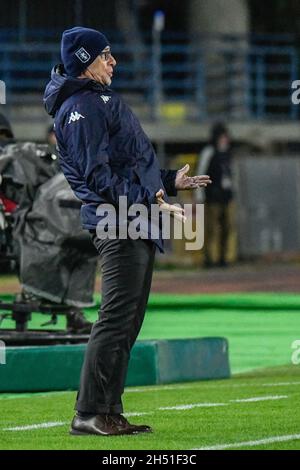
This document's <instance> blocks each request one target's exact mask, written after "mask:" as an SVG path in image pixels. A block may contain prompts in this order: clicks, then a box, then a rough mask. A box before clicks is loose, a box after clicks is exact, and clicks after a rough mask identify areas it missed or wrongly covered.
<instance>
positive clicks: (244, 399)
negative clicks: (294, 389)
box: [229, 395, 288, 403]
mask: <svg viewBox="0 0 300 470" xmlns="http://www.w3.org/2000/svg"><path fill="white" fill-rule="evenodd" d="M283 398H288V395H269V396H265V397H252V398H240V399H237V400H229V401H230V402H231V403H250V402H256V401H267V400H282V399H283Z"/></svg>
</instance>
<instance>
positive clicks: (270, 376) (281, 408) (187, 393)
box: [0, 366, 300, 453]
mask: <svg viewBox="0 0 300 470" xmlns="http://www.w3.org/2000/svg"><path fill="white" fill-rule="evenodd" d="M299 384H300V366H289V367H280V368H274V369H269V370H262V371H260V372H258V373H256V374H254V373H252V374H247V375H240V376H238V377H235V378H233V379H229V380H220V381H209V382H194V383H186V384H179V385H171V386H155V387H140V388H134V389H126V391H125V394H124V405H125V409H126V412H127V413H148V414H146V415H145V416H135V417H130V418H129V419H130V420H131V421H132V422H135V423H147V424H150V425H151V426H152V427H153V428H154V433H153V434H144V435H137V436H120V437H98V436H70V435H69V434H68V429H69V424H70V420H71V418H72V416H73V404H74V400H75V395H76V394H75V393H74V392H61V393H47V394H36V395H35V394H31V395H30V394H28V395H24V394H23V395H22V396H20V397H18V396H16V395H10V396H7V395H5V396H2V397H1V395H0V410H1V412H0V449H11V450H12V449H74V450H75V449H93V450H99V453H100V451H103V450H107V451H109V450H115V449H119V450H124V449H128V450H131V449H136V450H138V449H144V450H151V449H159V450H163V449H173V450H175V449H182V450H187V449H194V448H201V447H206V446H209V447H210V446H215V445H222V444H223V445H224V444H225V445H226V444H229V443H232V444H233V445H232V447H231V448H232V449H234V448H235V446H234V443H238V442H248V441H256V440H260V439H265V438H274V437H278V436H279V437H280V436H294V435H298V436H297V437H293V438H292V440H289V441H287V442H275V443H269V444H267V445H255V446H247V445H246V446H243V447H242V448H243V449H274V450H275V449H278V450H279V449H297V450H299V449H300V436H299V434H300V432H299V420H300V393H299ZM257 397H260V398H261V397H264V398H266V397H273V398H274V397H277V398H278V397H281V398H279V399H273V400H270V399H269V400H266V401H259V402H253V401H252V402H238V403H237V402H233V401H232V400H240V399H250V398H251V399H253V398H257ZM216 403H217V404H220V403H222V404H223V405H222V406H210V407H208V406H207V407H203V404H206V405H208V404H210V405H212V404H216ZM192 404H198V405H199V404H201V405H202V406H199V407H194V408H191V409H186V410H159V408H160V407H172V406H173V407H174V406H178V405H192ZM49 422H60V423H62V425H61V426H55V427H52V428H43V429H35V430H22V431H16V430H7V428H12V427H16V426H28V425H33V424H37V425H39V424H41V423H49Z"/></svg>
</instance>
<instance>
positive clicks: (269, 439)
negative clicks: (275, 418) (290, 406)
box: [191, 434, 300, 450]
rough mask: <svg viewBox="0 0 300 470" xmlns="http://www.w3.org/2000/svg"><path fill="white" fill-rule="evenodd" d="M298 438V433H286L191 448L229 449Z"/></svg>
mask: <svg viewBox="0 0 300 470" xmlns="http://www.w3.org/2000/svg"><path fill="white" fill-rule="evenodd" d="M299 439H300V434H288V435H286V436H274V437H267V438H266V439H259V440H257V441H244V442H231V443H227V444H218V445H215V446H209V447H197V448H194V449H191V450H223V449H231V448H232V447H255V446H261V445H264V444H272V443H274V442H287V441H296V440H299Z"/></svg>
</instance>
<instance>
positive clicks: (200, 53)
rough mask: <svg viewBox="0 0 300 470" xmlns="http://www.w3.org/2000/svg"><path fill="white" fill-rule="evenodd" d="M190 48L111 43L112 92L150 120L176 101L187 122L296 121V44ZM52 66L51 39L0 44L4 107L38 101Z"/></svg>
mask: <svg viewBox="0 0 300 470" xmlns="http://www.w3.org/2000/svg"><path fill="white" fill-rule="evenodd" d="M0 36H1V35H0ZM165 38H167V36H165ZM150 39H151V38H150ZM185 39H187V38H185ZM198 44H199V42H197V40H194V41H192V40H190V41H189V42H187V41H186V40H179V39H178V38H177V39H176V38H173V39H172V38H171V39H168V40H166V39H164V42H162V44H161V47H160V48H159V49H158V50H157V48H155V47H154V46H153V45H152V44H151V40H148V41H145V43H144V44H143V45H140V46H134V47H132V46H130V45H127V44H126V43H125V44H124V43H120V42H115V43H113V45H112V49H113V53H114V55H115V57H116V59H117V62H118V64H117V69H116V74H115V78H114V82H113V88H114V89H116V90H117V91H119V92H121V93H125V94H127V95H128V96H131V98H132V99H133V98H135V99H136V102H139V103H140V104H143V105H144V106H145V107H146V109H147V111H148V113H149V116H152V117H153V116H154V117H159V116H161V115H162V114H163V113H164V106H165V105H168V104H170V103H172V104H174V103H176V104H179V105H180V106H181V107H182V109H183V110H184V112H183V114H184V117H185V118H186V119H193V120H201V119H205V118H214V117H215V116H222V117H231V118H233V119H234V118H238V119H276V118H279V119H282V118H285V119H291V120H295V119H298V117H299V111H298V107H297V106H295V105H293V104H292V101H291V83H292V82H293V81H294V80H296V79H297V78H298V73H299V66H298V51H297V49H296V47H294V46H293V45H286V44H281V45H275V46H274V45H268V44H266V43H263V44H262V45H258V44H254V45H253V44H251V41H245V40H241V38H235V40H232V43H231V44H229V45H228V43H226V44H225V43H224V44H222V41H221V40H220V38H219V39H218V43H216V42H214V43H212V42H209V41H206V42H205V41H201V42H200V46H199V45H198ZM59 61H60V57H59V43H58V42H57V43H51V42H43V43H37V42H34V43H33V42H31V43H26V44H21V43H16V42H6V43H3V44H2V45H1V48H0V80H3V81H4V82H5V84H6V90H7V103H12V102H20V101H21V100H22V99H26V96H30V97H32V96H34V95H38V96H39V99H40V97H41V95H42V93H43V91H44V88H45V85H46V83H47V82H48V80H49V78H50V71H51V68H52V66H53V65H54V64H56V63H58V62H59ZM174 109H175V108H174ZM174 113H175V117H176V112H175V111H174Z"/></svg>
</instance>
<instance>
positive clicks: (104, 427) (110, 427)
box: [70, 414, 128, 436]
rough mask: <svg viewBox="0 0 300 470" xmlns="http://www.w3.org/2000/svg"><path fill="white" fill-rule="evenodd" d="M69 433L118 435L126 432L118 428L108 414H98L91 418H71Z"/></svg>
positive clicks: (76, 434) (75, 434) (77, 434)
mask: <svg viewBox="0 0 300 470" xmlns="http://www.w3.org/2000/svg"><path fill="white" fill-rule="evenodd" d="M70 434H72V435H73V436H85V435H90V434H92V435H98V436H120V435H122V434H128V432H126V431H125V430H124V429H119V428H118V427H117V425H116V424H115V423H114V422H113V421H112V420H111V419H110V416H109V415H106V414H100V415H96V416H93V417H92V418H80V417H79V416H77V415H76V416H75V417H74V418H73V421H72V424H71V429H70Z"/></svg>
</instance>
